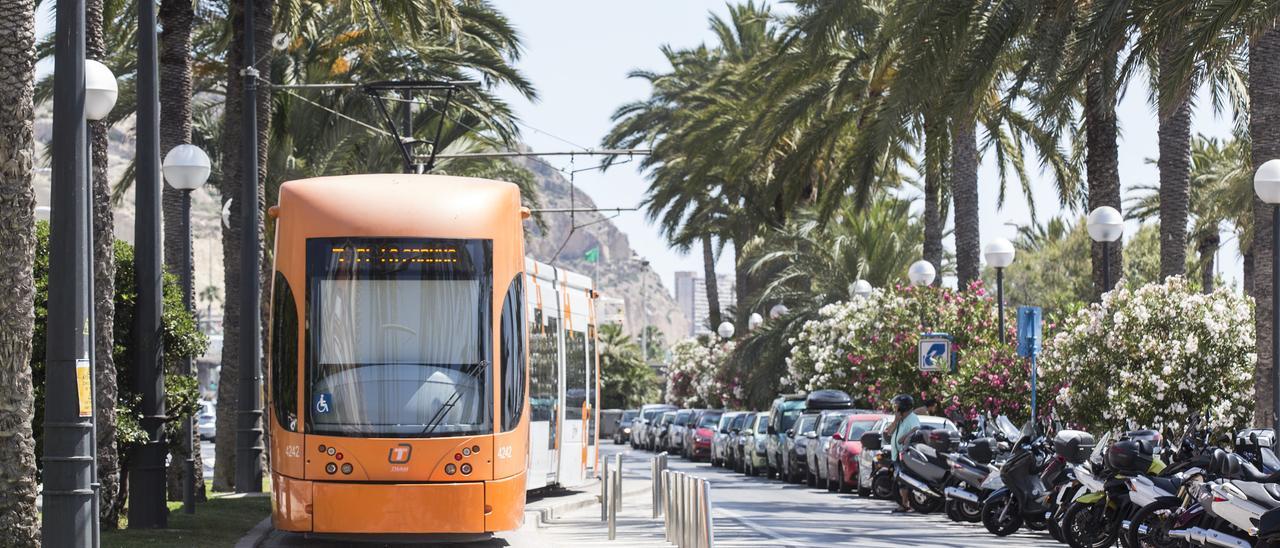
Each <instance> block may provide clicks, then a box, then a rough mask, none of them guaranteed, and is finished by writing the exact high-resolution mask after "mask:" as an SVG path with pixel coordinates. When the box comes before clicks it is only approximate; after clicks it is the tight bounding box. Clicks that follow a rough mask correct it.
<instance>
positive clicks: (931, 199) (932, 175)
mask: <svg viewBox="0 0 1280 548" xmlns="http://www.w3.org/2000/svg"><path fill="white" fill-rule="evenodd" d="M945 132H946V128H945V126H942V125H941V124H939V123H937V121H936V120H934V119H933V117H931V116H929V115H926V116H925V121H924V133H925V148H926V151H925V168H924V260H926V261H929V262H930V263H933V267H934V268H935V269H937V271H938V272H942V231H943V226H942V225H943V223H946V221H947V220H946V219H944V218H943V217H942V163H941V160H940V159H935V158H934V157H935V156H937V154H936V152H935V153H933V154H931V153H930V152H929V150H928V149H929V148H931V147H933V148H936V147H940V146H941V145H942V141H943V139H942V135H944V134H945ZM941 283H942V276H941V275H939V276H938V277H937V278H936V279H935V280H934V284H941Z"/></svg>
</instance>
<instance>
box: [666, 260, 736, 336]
mask: <svg viewBox="0 0 1280 548" xmlns="http://www.w3.org/2000/svg"><path fill="white" fill-rule="evenodd" d="M704 280H705V278H703V277H702V273H700V272H687V271H685V272H676V287H675V289H676V305H678V306H679V307H680V311H681V312H684V315H685V317H687V318H689V335H690V336H696V335H709V334H711V333H712V329H711V327H710V325H709V323H710V319H709V318H710V316H711V310H710V308H709V307H708V306H707V285H706V283H705V282H704ZM716 287H717V289H719V292H720V310H721V312H726V311H728V310H729V309H730V308H733V306H734V305H735V304H737V292H736V291H735V290H734V286H733V276H731V275H727V274H717V275H716Z"/></svg>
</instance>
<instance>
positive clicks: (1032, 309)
mask: <svg viewBox="0 0 1280 548" xmlns="http://www.w3.org/2000/svg"><path fill="white" fill-rule="evenodd" d="M1043 338H1044V337H1043V332H1042V321H1041V310H1040V307H1038V306H1019V307H1018V355H1019V356H1022V357H1024V358H1029V359H1030V360H1031V423H1032V424H1035V421H1036V382H1037V380H1038V379H1037V376H1038V370H1037V367H1036V355H1037V354H1039V353H1040V344H1041V341H1042V339H1043Z"/></svg>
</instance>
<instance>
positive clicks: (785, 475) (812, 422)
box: [782, 412, 818, 483]
mask: <svg viewBox="0 0 1280 548" xmlns="http://www.w3.org/2000/svg"><path fill="white" fill-rule="evenodd" d="M817 427H818V413H817V412H812V413H809V412H806V413H802V414H801V415H800V418H799V419H798V420H796V425H795V426H794V427H792V428H789V429H787V449H786V458H784V459H783V468H782V481H785V482H788V483H796V482H799V481H801V480H802V479H804V477H805V476H806V475H808V472H809V471H808V464H809V459H808V456H809V453H808V451H809V444H808V443H807V442H808V441H809V436H810V435H812V434H813V432H814V429H815V428H817Z"/></svg>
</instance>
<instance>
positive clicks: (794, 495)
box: [606, 445, 1058, 547]
mask: <svg viewBox="0 0 1280 548" xmlns="http://www.w3.org/2000/svg"><path fill="white" fill-rule="evenodd" d="M606 447H608V445H606ZM651 456H652V455H651V454H650V453H647V452H631V451H630V450H628V451H626V452H624V453H623V468H624V469H625V470H626V471H627V474H625V475H624V481H625V479H627V478H630V477H632V476H634V477H636V478H637V479H642V478H648V476H649V464H648V459H649V458H650V457H651ZM667 464H668V468H670V469H673V470H679V471H682V472H685V473H688V474H693V475H696V476H699V477H702V478H704V479H706V480H708V481H710V482H711V500H712V502H713V505H714V519H715V520H716V529H717V532H719V530H720V529H721V528H722V527H729V526H730V525H734V526H740V527H745V528H746V529H749V530H750V531H752V532H754V533H756V534H758V535H760V536H761V540H762V541H764V542H765V544H767V545H774V546H860V547H863V546H865V547H890V546H892V547H900V546H941V547H961V546H982V545H998V546H1002V547H1005V546H1008V547H1030V546H1057V545H1058V544H1057V543H1056V542H1054V540H1053V539H1052V538H1051V537H1050V536H1049V535H1048V534H1047V533H1036V532H1029V531H1023V532H1019V533H1017V534H1014V535H1011V536H1009V537H1005V538H997V537H995V536H993V535H991V534H990V533H988V532H987V530H986V529H985V528H983V527H982V525H981V524H967V523H966V524H961V523H954V522H952V521H950V520H948V519H947V518H946V516H944V515H942V514H930V515H919V514H905V515H903V514H890V511H891V510H892V509H893V508H894V504H893V503H892V502H889V501H883V500H873V499H864V498H859V497H858V496H857V495H856V494H848V495H841V494H837V493H829V492H827V490H826V489H818V488H811V487H808V486H804V485H795V484H789V483H783V482H781V481H778V480H768V479H765V478H762V477H747V476H744V475H742V474H736V473H734V472H732V471H729V470H726V469H723V468H713V467H712V466H711V465H709V464H706V463H691V462H688V461H686V460H684V459H680V458H675V457H672V458H670V459H668V461H667ZM725 520H728V521H730V522H732V523H722V522H723V521H725ZM735 528H736V527H735Z"/></svg>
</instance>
